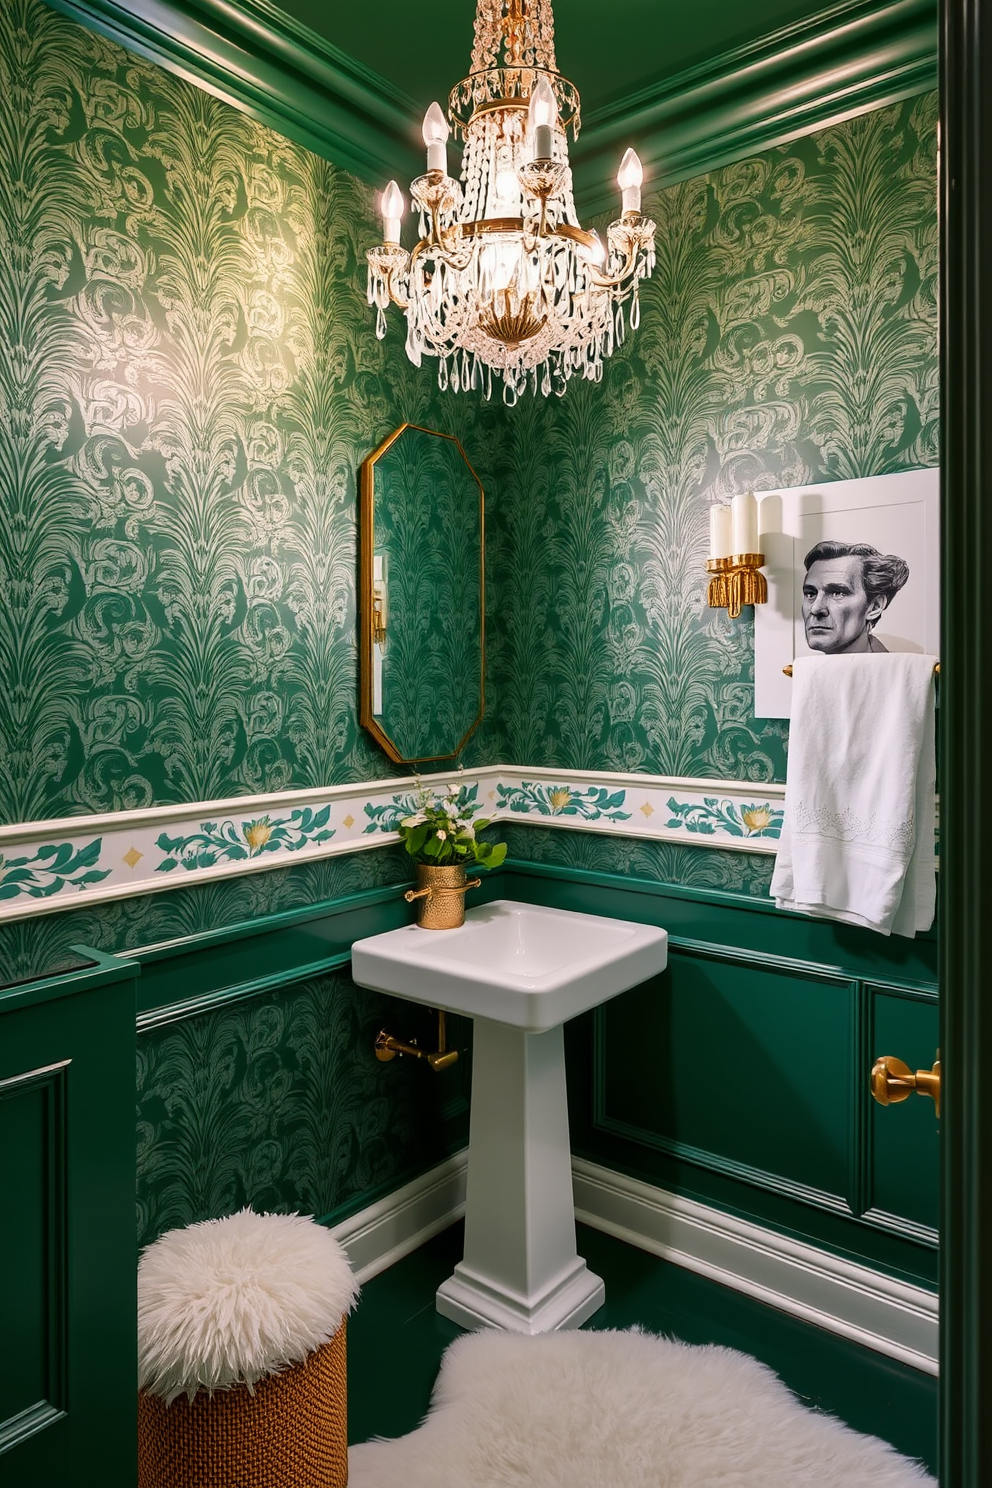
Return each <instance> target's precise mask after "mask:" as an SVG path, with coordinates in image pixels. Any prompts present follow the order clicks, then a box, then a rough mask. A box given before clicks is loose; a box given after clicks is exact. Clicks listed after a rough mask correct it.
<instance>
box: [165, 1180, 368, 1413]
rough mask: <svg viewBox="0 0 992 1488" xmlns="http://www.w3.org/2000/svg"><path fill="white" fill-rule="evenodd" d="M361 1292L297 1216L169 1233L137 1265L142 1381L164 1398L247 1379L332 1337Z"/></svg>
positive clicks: (212, 1222)
mask: <svg viewBox="0 0 992 1488" xmlns="http://www.w3.org/2000/svg"><path fill="white" fill-rule="evenodd" d="M357 1295H358V1286H357V1283H356V1281H355V1278H354V1276H353V1275H352V1272H351V1267H350V1266H349V1265H348V1258H347V1256H346V1255H345V1253H344V1251H343V1250H342V1249H341V1246H340V1245H339V1244H338V1242H337V1241H336V1240H335V1239H334V1237H333V1235H331V1234H329V1232H328V1231H327V1230H325V1229H324V1228H323V1226H322V1225H319V1224H317V1223H315V1221H314V1220H312V1219H307V1218H304V1217H303V1216H301V1215H299V1214H254V1213H253V1212H252V1211H251V1210H250V1209H242V1210H241V1212H240V1213H239V1214H232V1215H230V1216H229V1217H228V1218H227V1219H208V1220H206V1221H205V1222H204V1223H203V1224H194V1225H190V1226H189V1227H188V1228H187V1229H185V1230H170V1231H169V1232H168V1233H167V1234H165V1235H160V1236H159V1238H158V1239H157V1240H156V1241H154V1243H153V1244H151V1245H149V1246H148V1247H147V1249H146V1250H145V1251H144V1252H143V1253H142V1256H141V1259H140V1261H139V1262H138V1385H139V1387H140V1388H141V1389H144V1390H149V1391H151V1393H152V1394H153V1395H161V1396H164V1398H165V1400H166V1401H167V1402H171V1401H172V1400H174V1399H175V1398H176V1396H177V1395H181V1394H183V1393H186V1394H187V1395H189V1396H190V1397H191V1398H192V1396H193V1395H194V1394H195V1393H196V1391H197V1389H198V1388H200V1387H205V1388H207V1389H210V1390H219V1389H226V1388H228V1387H229V1386H231V1385H237V1384H247V1385H253V1384H254V1383H255V1381H256V1380H260V1379H262V1378H264V1376H265V1375H268V1374H273V1373H274V1372H275V1371H276V1370H278V1369H284V1368H286V1367H287V1366H288V1365H290V1364H297V1363H299V1362H300V1360H302V1359H305V1358H306V1357H307V1355H308V1354H310V1353H312V1352H313V1350H314V1349H315V1348H319V1347H320V1345H321V1344H322V1343H326V1342H327V1341H328V1339H329V1338H332V1337H333V1336H334V1334H335V1333H336V1332H337V1330H338V1328H339V1327H340V1324H341V1320H342V1318H343V1317H344V1315H345V1313H347V1312H349V1311H350V1310H351V1308H352V1307H353V1306H354V1303H355V1298H356V1296H357Z"/></svg>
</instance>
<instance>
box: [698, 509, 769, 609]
mask: <svg viewBox="0 0 992 1488" xmlns="http://www.w3.org/2000/svg"><path fill="white" fill-rule="evenodd" d="M758 548H759V543H758V503H757V501H756V500H755V498H754V492H753V491H747V492H745V493H744V494H743V495H741V496H735V497H734V499H733V501H732V502H731V503H730V505H729V506H727V505H726V504H725V503H723V502H719V503H717V504H716V505H714V506H711V507H710V556H709V559H708V560H707V563H706V572H707V573H708V574H710V575H712V577H711V578H710V583H709V590H708V592H707V596H706V602H707V604H708V605H709V607H710V609H711V610H726V611H727V614H728V615H729V616H730V618H731V620H736V619H737V617H738V615H739V614H740V612H741V609H742V608H743V606H744V605H755V604H766V603H767V602H768V581H767V580H766V578H765V576H764V574H763V573H761V571H760V570H761V565H762V564H763V563H764V561H765V555H764V553H761V552H759V551H758Z"/></svg>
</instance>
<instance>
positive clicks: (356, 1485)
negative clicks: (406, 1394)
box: [348, 1330, 934, 1488]
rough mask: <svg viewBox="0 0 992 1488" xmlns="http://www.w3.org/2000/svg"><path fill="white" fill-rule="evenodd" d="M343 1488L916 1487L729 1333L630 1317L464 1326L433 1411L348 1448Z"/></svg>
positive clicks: (885, 1453)
mask: <svg viewBox="0 0 992 1488" xmlns="http://www.w3.org/2000/svg"><path fill="white" fill-rule="evenodd" d="M349 1467H350V1477H349V1480H348V1481H349V1488H523V1485H525V1484H526V1485H527V1488H910V1485H916V1488H918V1485H920V1484H922V1483H929V1484H933V1483H934V1479H933V1478H931V1477H929V1476H928V1475H927V1474H926V1473H925V1472H924V1471H923V1469H922V1468H921V1467H919V1466H917V1464H916V1463H913V1462H910V1461H909V1459H908V1458H906V1457H901V1456H900V1455H899V1454H898V1453H897V1452H895V1451H894V1450H893V1449H892V1448H891V1447H889V1446H886V1445H885V1443H884V1442H881V1441H878V1440H877V1439H876V1438H875V1437H871V1436H862V1435H860V1433H858V1432H856V1431H851V1430H849V1429H848V1427H846V1426H842V1425H841V1424H840V1422H838V1421H835V1420H833V1419H831V1418H830V1417H829V1416H824V1415H819V1414H818V1413H817V1412H816V1411H812V1410H807V1409H806V1408H805V1407H804V1406H802V1405H800V1404H799V1402H798V1401H797V1400H796V1398H795V1396H793V1395H792V1394H791V1393H790V1392H789V1390H787V1389H786V1387H785V1385H783V1384H782V1382H781V1381H780V1380H779V1379H778V1378H776V1376H775V1375H774V1374H773V1373H772V1372H771V1370H770V1369H766V1368H765V1366H764V1365H763V1364H759V1363H758V1362H757V1360H756V1359H751V1358H748V1356H747V1355H746V1354H739V1353H736V1352H735V1351H734V1350H733V1349H725V1348H716V1347H709V1348H694V1347H690V1346H689V1345H688V1344H684V1343H678V1342H674V1341H673V1340H671V1339H667V1338H655V1337H653V1336H651V1335H650V1334H647V1333H642V1332H640V1331H638V1330H635V1331H633V1332H630V1333H606V1332H604V1333H595V1332H577V1333H573V1332H568V1333H546V1334H541V1335H538V1336H537V1337H523V1336H521V1335H519V1334H513V1333H496V1332H482V1333H470V1334H467V1335H466V1336H465V1337H464V1338H459V1339H457V1340H456V1341H455V1342H454V1343H453V1344H451V1346H450V1347H449V1348H448V1350H447V1352H446V1353H445V1356H444V1359H443V1360H442V1363H441V1372H440V1374H439V1376H438V1380H437V1384H436V1385H435V1387H434V1395H433V1398H432V1401H431V1410H430V1414H429V1415H428V1416H427V1419H426V1420H425V1421H424V1423H423V1425H422V1426H420V1427H419V1428H418V1429H417V1430H416V1431H412V1432H411V1433H410V1434H409V1436H404V1437H400V1438H399V1439H398V1440H397V1441H380V1442H368V1443H366V1444H365V1445H364V1446H359V1447H352V1448H351V1451H350V1453H349Z"/></svg>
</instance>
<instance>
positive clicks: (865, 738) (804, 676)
mask: <svg viewBox="0 0 992 1488" xmlns="http://www.w3.org/2000/svg"><path fill="white" fill-rule="evenodd" d="M935 664H936V657H934V656H918V655H913V654H910V653H908V652H894V653H892V654H889V655H885V656H881V655H878V654H871V655H858V656H842V657H841V656H811V657H804V658H801V659H800V660H798V661H796V663H795V665H794V669H793V674H792V686H793V689H794V691H793V699H792V725H791V728H790V733H789V762H788V772H787V775H786V785H785V816H784V820H783V823H782V836H781V838H780V840H779V849H778V856H777V858H776V861H775V872H774V874H773V875H772V883H771V893H772V895H773V897H774V899H775V901H776V903H777V904H778V905H779V907H780V908H783V909H797V910H802V911H803V912H804V913H805V914H811V915H820V916H824V917H826V918H829V919H835V920H845V921H847V922H849V923H851V924H855V925H867V926H868V927H869V929H872V930H878V931H880V932H881V934H883V935H889V934H893V933H894V934H896V935H915V933H916V932H917V931H918V930H926V929H928V928H929V926H930V924H931V923H932V921H933V915H934V905H935V899H936V880H935V876H934V833H935V829H936V804H935V802H936V797H935V789H936V760H935V753H934V692H935V687H934V680H933V670H934V666H935Z"/></svg>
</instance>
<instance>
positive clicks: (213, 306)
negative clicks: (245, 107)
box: [0, 0, 500, 822]
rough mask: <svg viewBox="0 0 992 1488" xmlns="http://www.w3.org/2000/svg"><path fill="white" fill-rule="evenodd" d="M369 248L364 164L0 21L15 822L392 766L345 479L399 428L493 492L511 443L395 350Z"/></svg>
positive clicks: (179, 84) (8, 783) (6, 561)
mask: <svg viewBox="0 0 992 1488" xmlns="http://www.w3.org/2000/svg"><path fill="white" fill-rule="evenodd" d="M376 231H377V227H376V224H375V219H374V215H373V213H372V193H371V191H370V190H369V189H368V188H366V187H365V186H364V185H362V184H361V183H359V182H358V181H356V180H355V179H354V178H353V177H351V176H349V175H347V174H346V173H345V172H343V171H340V170H338V169H336V168H335V167H334V166H333V165H331V164H329V163H328V162H326V161H323V160H320V159H318V158H317V157H316V156H314V155H311V154H309V153H308V152H307V151H306V150H304V149H302V148H300V147H298V146H296V145H293V144H291V143H289V142H287V141H286V140H284V139H281V138H280V137H279V136H278V135H276V134H274V133H272V132H271V131H270V130H267V129H265V128H263V127H262V126H260V125H258V124H255V123H254V122H253V121H251V120H250V119H248V118H246V117H245V116H244V115H242V114H241V113H239V112H238V111H237V110H235V109H233V108H231V107H229V106H228V105H226V104H224V103H221V102H219V101H218V100H217V99H215V98H212V97H210V96H209V95H208V94H206V93H204V92H201V91H200V90H198V89H197V88H194V87H192V86H191V85H189V84H188V83H186V82H184V81H183V80H181V79H179V78H176V77H174V76H172V75H171V74H170V73H167V72H164V71H162V70H161V69H158V68H156V67H153V66H152V65H150V64H148V63H145V62H144V61H142V60H140V59H139V58H137V57H134V56H132V55H130V54H128V53H127V52H125V51H123V50H122V49H121V48H119V47H117V46H115V45H113V44H111V43H109V42H107V41H105V40H104V39H102V38H101V37H99V36H97V35H96V34H95V33H92V32H90V31H87V30H85V29H83V28H82V27H80V26H77V25H75V24H73V23H71V22H69V21H67V20H66V19H65V18H64V17H62V16H61V15H57V14H56V13H54V12H53V11H51V10H49V9H48V8H47V7H46V6H45V5H43V4H42V3H41V0H8V3H6V4H5V5H3V6H2V7H0V264H2V272H0V342H2V343H3V345H4V346H5V347H6V348H8V351H7V354H5V355H4V356H3V357H0V431H2V439H0V509H2V511H3V513H4V520H3V522H2V523H0V592H2V593H3V595H4V603H3V605H2V606H0V688H2V693H3V698H4V712H3V715H2V726H3V727H2V735H3V737H2V741H0V742H2V747H0V822H10V821H27V820H33V819H35V818H42V817H49V818H50V817H55V816H63V815H72V814H78V813H83V812H92V811H106V810H119V809H124V808H134V807H142V806H148V805H153V804H156V805H157V804H164V803H167V802H174V801H188V800H208V799H214V798H219V797H224V796H233V795H239V794H240V795H243V794H249V793H256V792H265V791H272V790H281V789H286V788H295V787H306V786H316V785H325V784H328V783H331V782H337V781H343V780H351V779H368V778H372V777H376V776H382V775H385V774H389V773H394V767H393V766H390V765H389V764H388V761H387V760H386V758H385V756H384V755H383V754H382V752H381V751H380V750H379V749H378V748H377V747H376V746H375V745H374V744H373V743H372V742H371V741H370V740H369V739H368V737H367V736H366V735H365V734H364V732H363V731H362V730H360V728H359V726H358V721H357V670H356V649H355V561H356V560H355V522H356V510H355V508H356V471H357V467H358V465H359V463H360V461H361V460H362V458H363V457H364V456H365V455H366V454H367V453H368V452H369V451H370V450H371V449H372V448H373V447H374V446H375V445H376V444H378V443H379V441H380V440H381V439H382V438H383V437H384V435H385V434H386V433H388V432H389V430H390V429H391V428H393V427H395V425H397V424H398V423H401V422H402V421H403V420H405V419H409V420H412V421H414V422H417V423H420V424H426V425H428V426H436V427H439V428H441V429H442V430H444V431H445V432H455V431H456V430H457V432H458V434H459V435H460V436H461V438H462V440H463V443H464V444H465V447H466V450H467V451H468V452H469V454H470V456H471V458H472V460H473V462H474V463H475V464H476V466H477V468H478V469H479V471H480V474H481V475H482V477H483V479H484V480H485V479H486V476H487V473H488V471H489V469H490V467H491V464H492V462H493V458H494V454H495V450H496V448H497V446H498V442H499V437H500V425H499V421H498V420H499V414H498V411H497V410H495V409H490V408H487V407H484V406H480V405H479V404H478V403H477V402H475V401H474V400H465V401H463V402H461V403H455V402H454V401H452V400H450V399H442V398H441V397H440V395H439V394H438V393H437V391H436V389H435V388H434V387H433V386H432V384H431V380H430V378H427V377H424V376H422V375H420V374H418V373H417V372H416V371H415V370H414V369H413V368H412V367H411V366H410V365H409V363H408V362H407V360H406V357H405V356H404V354H403V349H402V342H401V340H400V339H398V338H397V337H393V338H391V339H390V340H389V341H387V342H386V343H385V345H381V344H380V343H378V342H377V341H376V339H375V336H374V335H373V334H372V321H371V318H370V313H369V311H368V307H367V305H366V303H365V298H364V274H363V270H362V269H360V267H359V265H360V264H361V263H362V253H363V250H364V248H365V246H366V245H367V243H369V242H371V241H372V240H373V239H374V237H375V234H376ZM476 747H477V748H482V749H484V748H485V743H484V740H483V741H482V742H481V743H480V744H478V745H477V746H476Z"/></svg>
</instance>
